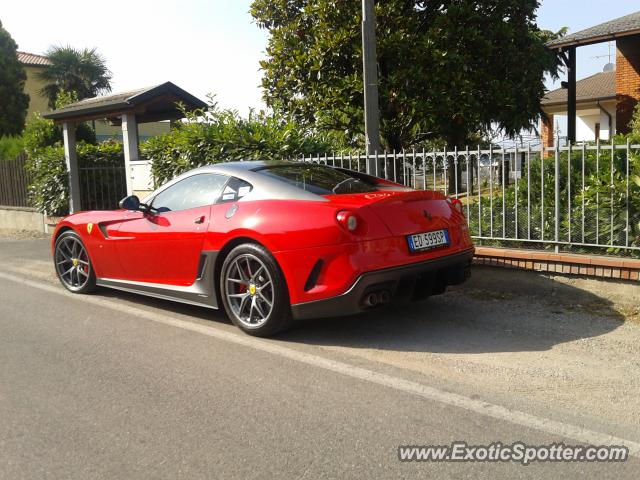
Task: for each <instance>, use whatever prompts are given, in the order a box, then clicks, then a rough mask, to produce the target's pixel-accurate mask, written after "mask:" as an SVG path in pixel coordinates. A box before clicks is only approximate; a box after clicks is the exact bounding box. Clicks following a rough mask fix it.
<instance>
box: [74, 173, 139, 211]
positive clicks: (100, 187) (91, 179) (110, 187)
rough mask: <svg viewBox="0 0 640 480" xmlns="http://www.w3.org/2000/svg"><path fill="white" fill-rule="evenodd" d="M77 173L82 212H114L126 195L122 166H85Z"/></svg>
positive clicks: (125, 181)
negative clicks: (78, 175)
mask: <svg viewBox="0 0 640 480" xmlns="http://www.w3.org/2000/svg"><path fill="white" fill-rule="evenodd" d="M79 173H80V205H81V208H82V210H115V209H117V208H118V202H119V201H120V200H122V199H123V198H124V197H125V196H126V195H127V179H126V170H125V168H124V166H111V165H109V166H90V167H86V166H85V167H80V168H79Z"/></svg>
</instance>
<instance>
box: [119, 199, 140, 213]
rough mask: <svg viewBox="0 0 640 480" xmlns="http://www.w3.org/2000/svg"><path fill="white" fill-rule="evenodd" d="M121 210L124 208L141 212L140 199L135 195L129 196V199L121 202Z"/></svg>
mask: <svg viewBox="0 0 640 480" xmlns="http://www.w3.org/2000/svg"><path fill="white" fill-rule="evenodd" d="M118 205H120V208H124V209H125V210H131V211H134V212H136V211H138V210H140V199H139V198H138V197H136V196H135V195H129V196H128V197H125V198H123V199H122V200H120V203H119V204H118Z"/></svg>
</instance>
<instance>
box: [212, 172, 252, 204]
mask: <svg viewBox="0 0 640 480" xmlns="http://www.w3.org/2000/svg"><path fill="white" fill-rule="evenodd" d="M252 189H253V185H251V184H250V183H248V182H245V181H244V180H240V179H239V178H236V177H231V179H230V180H229V183H227V186H226V187H224V190H223V191H222V195H220V200H219V201H218V203H225V202H236V201H238V200H240V199H241V198H242V197H244V196H245V195H246V194H248V193H249V192H250V191H251V190H252Z"/></svg>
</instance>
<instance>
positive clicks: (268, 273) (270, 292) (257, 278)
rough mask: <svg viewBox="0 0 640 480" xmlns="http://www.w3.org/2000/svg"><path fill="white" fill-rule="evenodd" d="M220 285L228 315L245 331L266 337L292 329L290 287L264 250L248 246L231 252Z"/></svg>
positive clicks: (252, 245)
mask: <svg viewBox="0 0 640 480" xmlns="http://www.w3.org/2000/svg"><path fill="white" fill-rule="evenodd" d="M220 286H221V292H220V293H221V296H222V301H223V303H224V307H225V310H226V311H227V315H229V317H230V318H231V321H232V322H233V323H234V324H235V325H236V326H238V327H239V328H240V329H242V330H243V331H244V332H246V333H248V334H250V335H255V336H260V337H264V336H268V335H273V334H274V333H277V332H279V331H281V330H283V329H284V328H286V327H287V326H289V324H290V322H291V305H290V304H289V294H288V291H287V284H286V282H285V279H284V275H283V274H282V272H281V271H280V268H279V267H278V264H277V263H276V261H275V259H274V258H273V257H272V256H271V254H270V253H269V252H268V251H267V250H266V249H265V248H264V247H262V246H260V245H255V244H251V243H248V244H242V245H239V246H237V247H235V248H234V249H233V250H231V252H229V255H227V257H226V258H225V260H224V263H223V264H222V270H221V273H220Z"/></svg>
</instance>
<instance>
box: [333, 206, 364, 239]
mask: <svg viewBox="0 0 640 480" xmlns="http://www.w3.org/2000/svg"><path fill="white" fill-rule="evenodd" d="M336 220H338V223H339V224H340V225H342V228H345V229H346V230H348V231H349V232H351V233H355V232H356V231H357V230H358V227H359V226H360V224H361V222H360V220H359V219H358V217H357V215H356V214H355V213H353V212H349V211H347V210H342V211H340V212H338V214H337V215H336Z"/></svg>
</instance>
